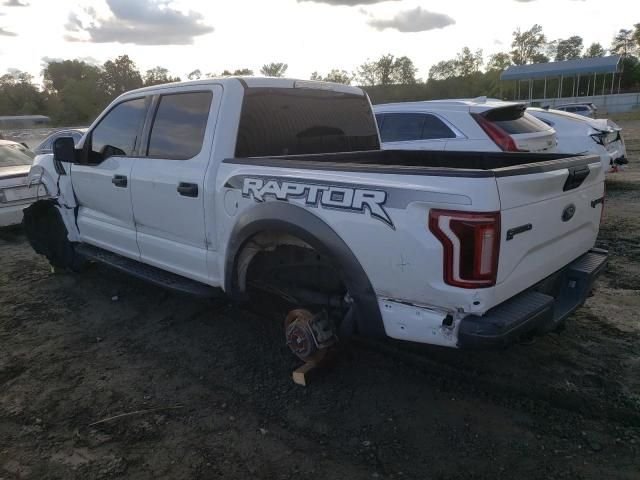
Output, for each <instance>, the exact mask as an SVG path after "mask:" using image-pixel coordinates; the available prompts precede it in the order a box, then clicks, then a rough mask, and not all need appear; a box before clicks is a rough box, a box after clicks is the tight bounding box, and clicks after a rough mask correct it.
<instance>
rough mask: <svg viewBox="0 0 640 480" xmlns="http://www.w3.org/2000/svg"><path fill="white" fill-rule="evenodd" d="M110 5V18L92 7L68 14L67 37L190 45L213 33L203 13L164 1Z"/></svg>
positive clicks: (110, 0) (118, 0) (121, 0)
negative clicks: (183, 8)
mask: <svg viewBox="0 0 640 480" xmlns="http://www.w3.org/2000/svg"><path fill="white" fill-rule="evenodd" d="M107 5H108V6H109V9H110V11H111V15H110V16H108V17H102V16H100V15H99V14H98V13H97V12H96V10H95V9H93V8H87V9H85V14H84V15H78V14H77V13H74V12H72V13H71V14H69V18H68V21H67V24H66V25H65V28H66V30H67V35H66V37H65V38H66V39H67V40H68V41H72V42H82V41H86V42H93V43H110V42H117V43H133V44H137V45H189V44H192V43H193V39H194V38H195V37H197V36H199V35H204V34H207V33H211V32H213V27H212V26H210V25H207V24H205V23H204V22H203V17H202V15H201V14H200V13H198V12H193V11H189V12H188V13H182V12H181V11H179V10H176V9H174V8H171V7H169V6H168V5H167V2H166V1H163V0H137V1H135V2H133V1H128V0H107Z"/></svg>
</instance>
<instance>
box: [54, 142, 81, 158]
mask: <svg viewBox="0 0 640 480" xmlns="http://www.w3.org/2000/svg"><path fill="white" fill-rule="evenodd" d="M53 159H54V160H55V161H56V162H67V163H75V162H76V143H75V142H74V141H73V137H60V138H56V139H55V141H54V142H53Z"/></svg>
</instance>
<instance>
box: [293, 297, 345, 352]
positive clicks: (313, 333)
mask: <svg viewBox="0 0 640 480" xmlns="http://www.w3.org/2000/svg"><path fill="white" fill-rule="evenodd" d="M284 327H285V336H286V339H287V345H288V346H289V348H290V349H291V351H292V352H293V353H294V354H295V355H296V356H297V357H298V358H299V359H300V360H302V361H304V362H316V363H317V362H319V361H320V360H321V359H322V358H323V357H324V356H325V354H326V352H327V348H329V347H330V346H332V345H334V344H335V343H336V342H337V341H338V338H337V337H336V334H335V329H334V327H333V324H332V322H331V320H329V316H328V315H327V312H326V311H324V310H323V311H322V312H320V313H318V314H316V315H313V314H312V313H311V312H310V311H309V310H305V309H301V308H298V309H295V310H291V311H290V312H289V313H288V314H287V317H286V318H285V321H284Z"/></svg>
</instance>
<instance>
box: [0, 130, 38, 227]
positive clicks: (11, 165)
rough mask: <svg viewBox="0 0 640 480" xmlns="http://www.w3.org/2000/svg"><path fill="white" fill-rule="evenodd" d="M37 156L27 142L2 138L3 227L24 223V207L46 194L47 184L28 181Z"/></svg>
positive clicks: (0, 219)
mask: <svg viewBox="0 0 640 480" xmlns="http://www.w3.org/2000/svg"><path fill="white" fill-rule="evenodd" d="M33 157H34V155H33V152H31V151H30V150H29V149H28V148H26V147H25V146H24V145H22V144H20V143H17V142H12V141H9V140H0V227H6V226H9V225H15V224H18V223H20V222H21V221H22V210H23V209H24V208H25V207H27V206H28V205H29V204H30V203H32V202H33V201H35V200H36V199H38V197H43V196H45V195H46V190H45V188H44V186H43V185H36V186H29V185H28V182H27V175H28V174H29V169H30V168H31V163H32V161H33Z"/></svg>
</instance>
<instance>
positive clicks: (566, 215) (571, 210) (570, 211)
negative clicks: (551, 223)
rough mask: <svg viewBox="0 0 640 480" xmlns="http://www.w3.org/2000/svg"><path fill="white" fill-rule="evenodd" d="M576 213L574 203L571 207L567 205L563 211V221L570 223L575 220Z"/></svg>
mask: <svg viewBox="0 0 640 480" xmlns="http://www.w3.org/2000/svg"><path fill="white" fill-rule="evenodd" d="M575 213H576V206H575V205H574V204H573V203H572V204H571V205H567V206H566V207H564V210H563V211H562V221H563V222H568V221H569V220H571V219H572V218H573V216H574V215H575Z"/></svg>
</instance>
